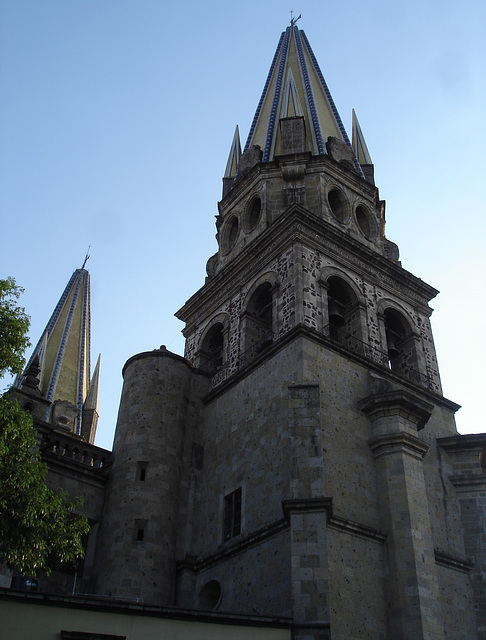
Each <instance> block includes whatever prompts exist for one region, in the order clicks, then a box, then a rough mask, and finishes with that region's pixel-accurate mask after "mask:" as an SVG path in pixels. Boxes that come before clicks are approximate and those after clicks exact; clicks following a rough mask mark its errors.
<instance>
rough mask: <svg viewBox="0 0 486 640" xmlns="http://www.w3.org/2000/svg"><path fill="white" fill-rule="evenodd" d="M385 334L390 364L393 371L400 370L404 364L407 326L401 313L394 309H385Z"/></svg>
mask: <svg viewBox="0 0 486 640" xmlns="http://www.w3.org/2000/svg"><path fill="white" fill-rule="evenodd" d="M385 334H386V348H387V353H388V366H389V367H390V369H391V370H392V371H400V370H401V369H402V366H403V357H404V343H405V341H406V338H407V326H406V324H405V322H404V321H403V319H402V318H401V317H400V314H399V313H398V312H397V311H395V310H394V309H387V310H386V311H385Z"/></svg>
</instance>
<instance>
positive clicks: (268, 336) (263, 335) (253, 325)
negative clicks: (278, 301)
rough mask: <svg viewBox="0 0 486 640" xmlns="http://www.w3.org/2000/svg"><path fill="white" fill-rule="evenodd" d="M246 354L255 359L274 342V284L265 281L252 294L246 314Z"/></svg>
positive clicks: (245, 358)
mask: <svg viewBox="0 0 486 640" xmlns="http://www.w3.org/2000/svg"><path fill="white" fill-rule="evenodd" d="M244 335H245V342H244V354H243V356H244V357H243V358H242V360H243V361H245V360H248V359H253V358H255V357H256V356H257V355H259V354H260V353H261V352H263V351H265V349H266V348H268V347H269V346H270V345H271V344H272V342H273V295H272V285H271V284H270V283H269V282H264V283H263V284H261V285H260V286H259V287H258V289H257V290H256V291H255V292H254V293H253V295H252V296H251V298H250V300H249V302H248V306H247V308H246V311H245V314H244Z"/></svg>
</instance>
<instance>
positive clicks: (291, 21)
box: [290, 10, 302, 27]
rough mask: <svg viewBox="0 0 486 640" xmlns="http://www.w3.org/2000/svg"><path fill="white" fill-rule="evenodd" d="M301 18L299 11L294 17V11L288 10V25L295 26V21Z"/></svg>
mask: <svg viewBox="0 0 486 640" xmlns="http://www.w3.org/2000/svg"><path fill="white" fill-rule="evenodd" d="M301 18H302V14H301V13H299V17H298V18H294V12H293V11H292V10H290V26H291V27H295V23H296V22H297V21H298V20H300V19H301Z"/></svg>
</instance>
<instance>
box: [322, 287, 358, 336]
mask: <svg viewBox="0 0 486 640" xmlns="http://www.w3.org/2000/svg"><path fill="white" fill-rule="evenodd" d="M356 303H357V299H356V296H355V294H354V292H353V291H352V289H351V288H350V287H349V285H348V284H346V283H345V282H344V281H343V280H341V279H340V278H337V277H332V278H329V281H328V289H327V312H328V317H329V337H330V338H331V339H332V340H335V341H336V342H339V343H340V344H342V345H343V346H348V347H351V345H350V344H348V343H349V341H350V340H355V341H356V340H360V338H361V327H360V316H359V312H358V310H357V308H356V306H357V304H356Z"/></svg>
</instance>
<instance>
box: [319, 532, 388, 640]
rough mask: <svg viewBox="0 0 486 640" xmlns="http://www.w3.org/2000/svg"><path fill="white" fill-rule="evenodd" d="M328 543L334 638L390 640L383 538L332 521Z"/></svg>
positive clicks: (338, 639)
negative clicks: (347, 529)
mask: <svg viewBox="0 0 486 640" xmlns="http://www.w3.org/2000/svg"><path fill="white" fill-rule="evenodd" d="M328 546H329V588H330V589H329V593H330V619H331V630H332V638H333V640H349V638H360V640H389V638H390V636H389V635H388V634H387V632H386V593H385V571H386V569H385V551H384V544H383V541H378V540H370V539H366V538H365V537H360V536H359V535H356V534H350V533H347V532H343V531H342V530H340V529H337V528H336V527H335V526H332V525H331V526H330V527H329V528H328ZM390 640H391V639H390Z"/></svg>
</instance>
